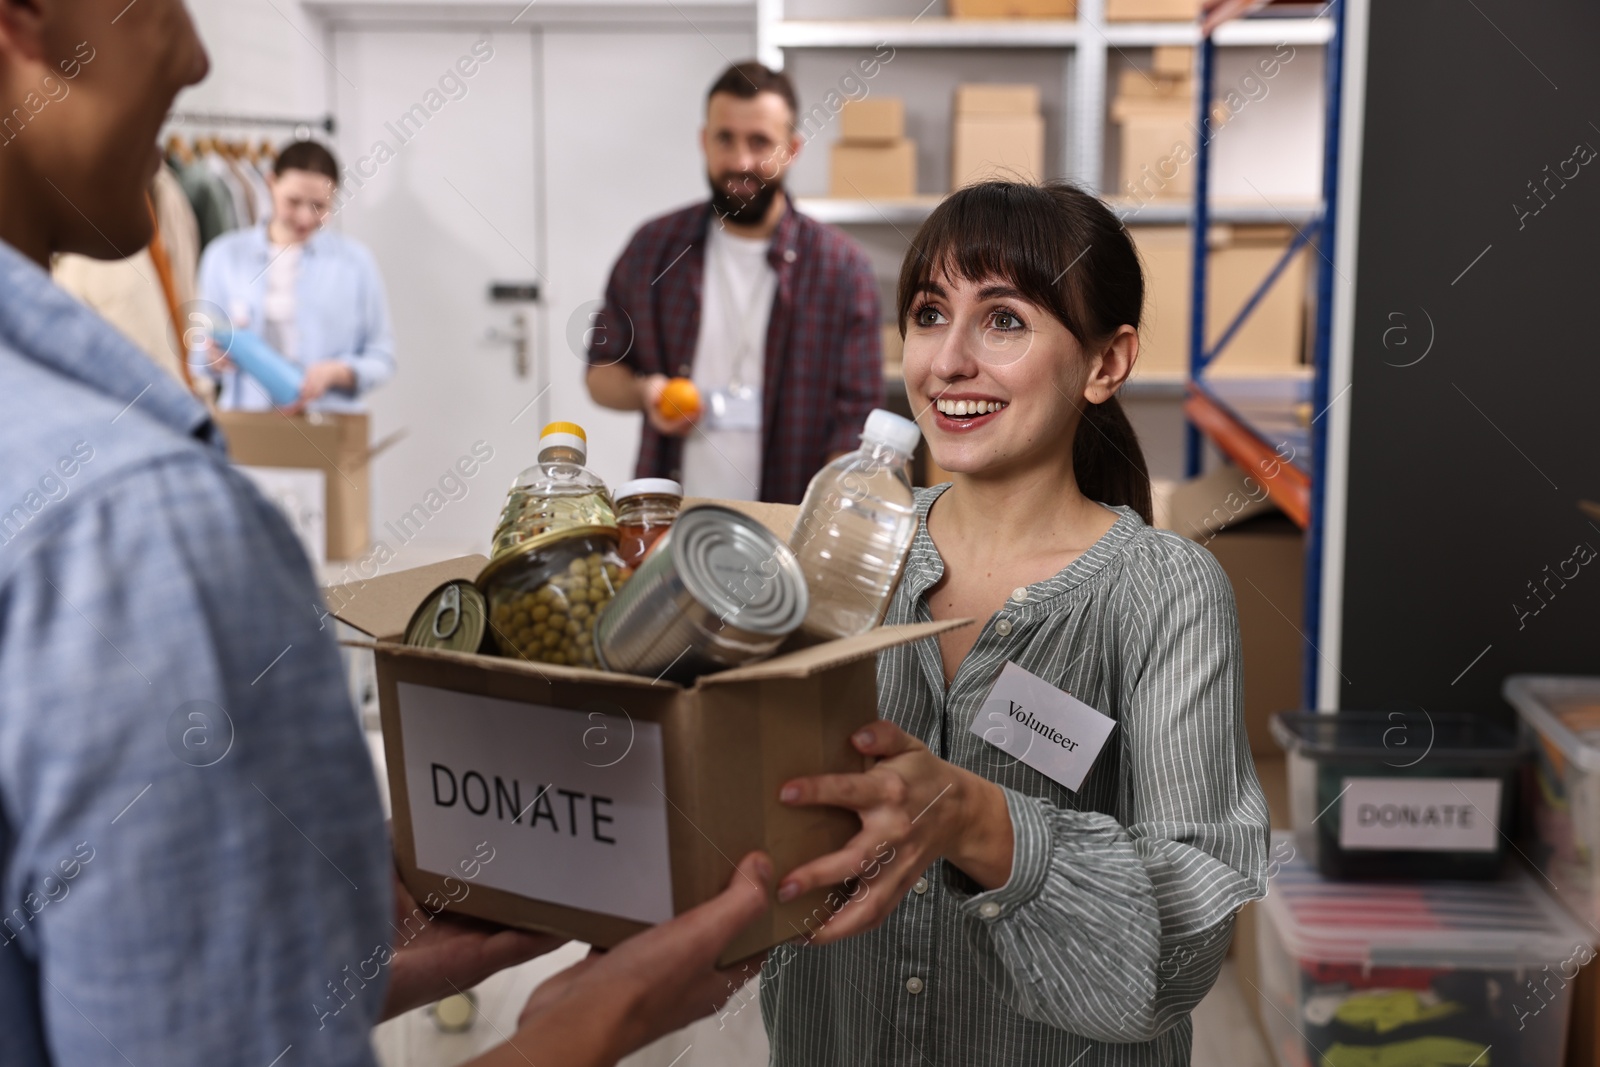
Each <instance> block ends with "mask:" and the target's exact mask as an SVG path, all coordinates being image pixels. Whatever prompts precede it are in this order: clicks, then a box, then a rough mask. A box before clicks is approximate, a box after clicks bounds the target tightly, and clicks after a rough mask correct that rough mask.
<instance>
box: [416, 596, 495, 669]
mask: <svg viewBox="0 0 1600 1067" xmlns="http://www.w3.org/2000/svg"><path fill="white" fill-rule="evenodd" d="M488 617H489V611H488V606H487V604H486V602H485V600H484V597H483V591H482V590H480V589H479V588H478V587H477V586H475V585H473V584H472V583H471V582H469V581H467V580H466V579H464V578H458V579H456V580H455V581H453V582H446V583H444V584H443V585H441V586H440V587H439V588H437V589H435V590H434V591H433V592H431V593H429V594H428V596H427V599H425V600H423V602H422V605H421V606H420V607H418V608H417V610H416V612H415V613H413V614H412V616H411V622H410V623H409V624H407V626H406V644H408V645H416V646H417V647H419V648H439V649H445V650H446V651H450V652H478V651H480V650H481V649H482V648H483V645H484V636H485V634H487V633H488V629H489V627H488Z"/></svg>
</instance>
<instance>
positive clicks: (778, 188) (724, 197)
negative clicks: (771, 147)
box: [706, 174, 783, 226]
mask: <svg viewBox="0 0 1600 1067" xmlns="http://www.w3.org/2000/svg"><path fill="white" fill-rule="evenodd" d="M728 177H729V178H750V179H751V180H752V181H754V182H756V184H757V188H756V191H755V193H754V194H752V195H751V196H750V197H749V199H745V198H744V197H741V196H738V195H737V194H735V193H730V192H729V191H728V187H727V185H726V184H724V183H723V182H718V181H717V180H716V179H715V178H712V177H710V176H709V175H707V177H706V180H707V181H708V182H709V183H710V185H711V210H713V211H715V212H716V213H717V215H718V217H720V218H722V219H723V220H725V221H727V222H731V223H733V224H734V225H735V226H754V225H755V224H756V223H758V222H761V221H762V220H763V219H765V218H766V217H767V211H768V210H769V209H770V208H771V207H772V201H773V200H775V199H776V198H777V196H778V194H779V193H781V192H782V191H783V179H782V178H781V177H780V178H775V179H773V180H772V181H765V180H763V179H761V178H760V177H758V176H757V175H754V174H731V175H728ZM725 181H726V179H724V182H725Z"/></svg>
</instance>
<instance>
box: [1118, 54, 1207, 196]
mask: <svg viewBox="0 0 1600 1067" xmlns="http://www.w3.org/2000/svg"><path fill="white" fill-rule="evenodd" d="M1140 84H1143V83H1142V81H1141V82H1140ZM1193 111H1194V108H1193V105H1192V99H1191V97H1190V96H1189V95H1188V94H1186V93H1185V94H1181V95H1175V96H1171V97H1166V98H1162V97H1157V96H1128V95H1122V96H1118V97H1117V98H1116V99H1115V100H1113V101H1112V102H1111V118H1112V120H1113V121H1115V122H1116V123H1117V124H1118V127H1119V129H1120V133H1121V140H1122V151H1121V155H1120V157H1119V158H1120V163H1121V165H1120V175H1121V181H1120V186H1119V188H1120V189H1121V190H1122V192H1123V193H1124V194H1125V195H1132V196H1136V197H1137V198H1138V199H1140V200H1191V199H1193V197H1194V170H1195V168H1194V162H1193V149H1192V146H1193V142H1194V137H1193V134H1192V133H1191V132H1190V129H1189V126H1190V124H1192V123H1193V122H1194V114H1193Z"/></svg>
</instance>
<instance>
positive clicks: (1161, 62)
mask: <svg viewBox="0 0 1600 1067" xmlns="http://www.w3.org/2000/svg"><path fill="white" fill-rule="evenodd" d="M1150 56H1151V58H1150V66H1151V67H1152V68H1153V69H1155V70H1156V71H1158V72H1160V73H1162V74H1176V75H1181V76H1182V77H1185V78H1187V77H1189V76H1191V75H1192V74H1194V48H1193V46H1191V45H1186V44H1158V45H1156V46H1155V47H1154V48H1153V49H1151V50H1150Z"/></svg>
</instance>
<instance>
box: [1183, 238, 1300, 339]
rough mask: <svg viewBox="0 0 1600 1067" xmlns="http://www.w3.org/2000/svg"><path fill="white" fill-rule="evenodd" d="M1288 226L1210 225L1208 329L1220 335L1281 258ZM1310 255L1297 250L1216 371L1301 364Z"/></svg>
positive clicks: (1285, 245) (1207, 300) (1285, 247)
mask: <svg viewBox="0 0 1600 1067" xmlns="http://www.w3.org/2000/svg"><path fill="white" fill-rule="evenodd" d="M1294 237H1295V232H1294V229H1293V227H1290V226H1213V227H1212V228H1211V233H1210V236H1209V240H1208V242H1207V243H1208V244H1209V245H1210V249H1211V252H1210V254H1211V260H1210V263H1211V270H1210V279H1209V285H1208V289H1209V293H1208V295H1207V297H1206V315H1207V317H1208V325H1207V327H1206V328H1207V329H1208V330H1209V331H1210V332H1211V336H1212V337H1213V338H1216V337H1218V336H1220V335H1221V333H1222V331H1223V330H1224V329H1225V328H1226V327H1227V324H1228V323H1229V322H1230V321H1232V320H1233V317H1234V316H1235V315H1237V314H1238V312H1239V309H1240V308H1242V307H1243V306H1244V302H1245V301H1246V300H1247V299H1249V297H1250V294H1251V293H1252V292H1254V291H1255V289H1256V286H1258V285H1260V284H1261V281H1262V279H1264V278H1265V277H1266V276H1267V274H1268V273H1269V272H1270V271H1271V270H1272V268H1273V266H1274V265H1275V264H1276V263H1277V262H1278V260H1279V259H1281V258H1282V257H1283V253H1284V251H1285V250H1286V249H1288V247H1289V244H1290V242H1291V241H1292V240H1293V239H1294ZM1312 255H1314V253H1313V252H1312V251H1311V250H1310V249H1309V248H1302V249H1301V250H1300V251H1299V252H1298V253H1297V254H1296V255H1295V256H1294V258H1293V259H1291V260H1290V261H1289V265H1288V266H1287V267H1285V268H1284V271H1283V273H1282V274H1281V275H1279V276H1278V280H1277V281H1276V282H1274V283H1273V285H1272V288H1271V289H1269V290H1267V293H1266V295H1265V296H1264V297H1263V298H1262V300H1261V303H1259V304H1257V305H1256V309H1255V310H1254V311H1253V312H1251V313H1250V317H1249V318H1248V319H1246V320H1245V323H1244V325H1243V326H1242V327H1240V329H1239V332H1238V333H1237V334H1235V335H1234V338H1233V340H1232V341H1230V342H1228V347H1227V348H1225V349H1223V352H1222V355H1221V356H1219V357H1218V362H1217V364H1216V365H1217V366H1218V367H1219V368H1229V369H1233V370H1240V369H1246V368H1249V369H1261V370H1281V369H1286V368H1291V367H1299V366H1303V365H1304V360H1303V358H1302V357H1303V354H1304V348H1305V328H1304V323H1305V319H1306V301H1307V295H1306V277H1307V270H1308V269H1309V262H1310V259H1311V256H1312Z"/></svg>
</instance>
